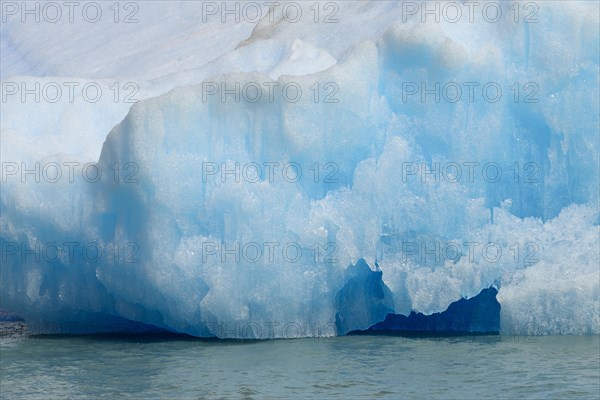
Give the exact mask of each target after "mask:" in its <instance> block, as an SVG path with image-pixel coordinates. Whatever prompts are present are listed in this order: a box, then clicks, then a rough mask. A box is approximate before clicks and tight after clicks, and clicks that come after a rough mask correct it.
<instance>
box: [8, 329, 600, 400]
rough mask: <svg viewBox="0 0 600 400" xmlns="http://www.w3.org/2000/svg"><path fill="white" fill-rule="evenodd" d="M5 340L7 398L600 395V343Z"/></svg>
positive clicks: (579, 339)
mask: <svg viewBox="0 0 600 400" xmlns="http://www.w3.org/2000/svg"><path fill="white" fill-rule="evenodd" d="M0 343H1V344H0V358H1V368H2V374H1V379H0V382H1V383H0V385H1V398H2V399H17V398H24V399H116V398H135V399H159V398H160V399H164V398H169V399H175V398H185V399H205V398H206V399H212V398H227V399H230V398H231V399H236V398H237V399H303V400H304V399H326V398H338V399H348V398H369V399H499V398H500V399H517V398H519V399H544V398H545V399H568V398H572V399H598V398H600V375H599V374H600V373H599V371H600V336H546V337H522V336H520V337H519V336H476V337H458V338H405V337H393V336H346V337H335V338H318V339H298V340H269V341H221V340H195V339H184V338H165V337H144V338H141V337H137V338H132V337H128V338H127V337H125V338H123V337H122V338H118V337H86V336H78V337H68V336H67V337H65V336H62V337H58V336H37V337H21V338H18V337H17V338H15V337H12V338H6V337H4V338H2V339H1V340H0Z"/></svg>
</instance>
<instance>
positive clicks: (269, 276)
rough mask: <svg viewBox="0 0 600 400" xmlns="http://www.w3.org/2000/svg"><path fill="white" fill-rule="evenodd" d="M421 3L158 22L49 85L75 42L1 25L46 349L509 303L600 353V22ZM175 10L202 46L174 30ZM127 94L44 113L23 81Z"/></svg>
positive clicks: (28, 298) (27, 311)
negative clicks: (486, 15) (453, 17)
mask: <svg viewBox="0 0 600 400" xmlns="http://www.w3.org/2000/svg"><path fill="white" fill-rule="evenodd" d="M413 3H414V2H393V1H389V2H388V1H385V2H353V1H351V2H343V3H339V10H338V11H337V13H336V17H335V18H336V20H337V22H336V23H332V24H323V23H316V22H315V20H314V18H313V17H312V16H313V14H310V13H311V12H312V11H311V9H309V7H310V5H311V4H312V3H311V4H308V3H306V4H304V3H303V5H302V7H303V10H304V12H305V14H304V15H309V16H311V17H310V18H303V19H301V20H300V21H298V22H297V23H286V21H285V20H284V19H281V18H280V19H276V20H274V21H271V20H270V18H269V16H264V17H263V18H262V19H260V21H259V22H255V23H253V24H248V23H243V24H234V25H235V27H236V28H235V29H227V26H228V25H227V24H222V23H221V21H220V19H211V21H212V22H210V23H208V25H201V27H202V28H201V29H200V30H199V31H195V30H194V29H195V28H194V23H195V22H196V23H197V22H198V21H201V20H202V18H205V17H206V15H203V14H202V13H201V9H197V8H194V7H193V5H190V3H188V4H187V5H185V6H184V7H183V8H182V9H181V10H180V11H177V9H176V7H173V8H170V7H168V12H167V11H165V10H163V9H162V8H161V7H167V6H166V5H165V4H164V3H163V4H161V3H159V4H154V5H149V6H148V8H147V11H146V12H147V13H148V18H147V19H146V20H144V21H145V22H142V23H140V24H139V25H138V26H136V29H138V32H139V33H138V35H139V36H135V38H134V39H132V42H130V43H125V44H123V43H121V40H120V37H119V35H120V34H122V33H123V32H122V31H121V30H117V31H115V32H109V33H108V34H107V35H108V36H107V39H106V40H107V41H108V43H112V44H114V48H115V49H116V50H114V51H113V52H111V54H106V52H107V50H106V49H107V48H110V46H108V47H96V46H95V45H94V42H92V43H84V44H81V45H80V46H83V47H86V46H88V47H92V48H91V49H90V52H91V53H90V54H91V55H90V56H89V57H86V58H85V59H84V60H83V61H82V63H81V65H77V64H76V63H74V62H68V63H65V64H56V63H54V64H53V63H51V62H48V64H44V60H46V59H48V60H50V59H52V51H54V52H58V53H60V51H62V50H64V49H65V48H67V47H66V46H68V45H71V46H76V45H77V44H76V43H78V42H73V41H75V40H77V37H73V38H71V37H69V35H68V31H69V30H72V31H71V32H74V31H75V30H76V29H77V26H78V25H77V24H73V25H72V26H69V27H68V29H66V32H63V33H62V34H61V37H64V40H65V42H66V43H65V44H64V46H65V48H62V47H60V46H62V44H60V43H58V42H57V43H56V44H55V45H54V46H55V47H54V48H52V49H41V48H38V47H33V46H36V45H35V44H34V42H33V41H32V37H34V36H32V35H34V33H30V32H28V31H26V30H25V29H24V28H23V27H22V26H20V25H18V24H10V22H9V23H7V24H5V25H3V36H2V52H3V65H2V75H3V104H2V117H3V118H2V130H1V139H2V148H1V156H2V183H1V184H2V190H1V193H0V207H1V209H0V210H1V213H0V227H1V231H0V247H1V258H2V259H1V264H0V265H1V266H0V306H1V307H2V308H5V309H8V310H10V311H11V312H14V313H17V314H19V315H20V316H22V317H23V318H25V320H26V321H27V322H28V324H29V326H30V328H31V329H32V330H33V331H34V332H36V333H57V332H58V333H91V332H115V331H123V330H125V331H133V332H145V331H153V330H164V331H169V332H175V333H181V334H187V335H193V336H199V337H213V336H216V337H221V338H248V339H257V338H258V339H267V338H291V337H303V336H332V335H336V334H345V333H347V332H348V331H352V330H365V329H368V328H369V327H372V326H374V325H375V324H377V323H380V322H382V321H384V320H385V318H386V315H388V314H389V313H395V314H404V315H409V314H410V313H411V312H412V311H414V312H415V313H422V314H424V315H431V314H434V313H440V312H443V311H444V310H446V309H447V308H448V307H449V306H450V304H452V303H454V302H455V301H458V300H459V299H463V298H464V299H470V298H474V297H475V296H477V295H478V294H479V293H480V292H481V291H482V290H484V289H487V288H489V287H495V288H498V293H497V300H498V302H499V303H500V305H501V309H500V311H499V313H500V321H499V327H498V328H499V331H500V333H503V334H513V333H524V334H588V333H599V332H600V270H599V265H600V254H599V253H598V248H599V246H600V212H599V209H598V204H599V193H600V183H599V182H600V171H599V163H600V158H599V157H600V152H599V151H598V149H599V148H600V137H599V135H598V124H599V119H598V118H599V116H598V109H599V98H600V96H599V94H600V90H599V54H600V51H599V43H600V40H599V39H600V34H599V26H600V24H599V21H598V15H599V13H598V3H596V2H594V3H590V2H568V3H567V2H544V3H539V9H538V10H537V11H536V16H535V19H536V22H535V23H534V22H531V23H525V22H524V21H523V20H522V18H521V19H519V21H518V22H515V18H516V17H515V15H514V14H512V12H513V10H512V9H509V7H510V4H508V3H494V4H497V6H498V7H500V8H499V9H500V10H501V11H502V13H503V14H502V15H504V17H503V18H501V19H499V20H498V21H495V22H489V21H486V20H485V19H482V17H481V16H480V14H475V16H476V17H477V16H479V17H477V18H476V19H478V21H477V22H474V23H471V22H469V20H468V19H467V20H463V21H460V23H452V22H448V21H445V20H443V19H441V20H440V21H436V20H435V19H434V18H433V17H430V18H427V16H425V19H423V18H422V17H423V15H422V13H417V12H415V13H413V12H414V11H415V10H414V9H412V8H407V5H409V4H413ZM287 4H288V3H287V2H282V4H280V5H278V6H276V8H275V9H274V10H275V11H274V12H275V15H279V14H280V11H281V8H282V7H285V6H286V5H287ZM296 4H297V3H296ZM319 4H321V5H323V4H322V3H319ZM415 4H416V3H415ZM427 4H430V3H427ZM431 4H432V7H434V5H433V4H434V2H431ZM437 4H438V5H439V3H437ZM456 4H457V5H459V4H462V3H456ZM515 4H517V3H515ZM409 11H410V12H409ZM529 11H531V10H529ZM477 12H480V10H478V11H477ZM163 13H166V14H165V15H167V16H172V17H174V18H175V17H176V18H177V19H178V20H181V21H184V22H185V23H184V27H182V28H181V29H182V30H183V31H182V32H185V33H186V35H187V36H186V35H184V36H183V37H182V36H181V35H182V34H180V33H178V31H177V29H175V28H173V27H170V28H169V26H168V24H159V26H160V28H157V30H155V31H153V30H152V29H151V27H152V26H153V25H152V24H153V23H154V22H153V21H156V20H157V19H158V18H160V16H161V15H163ZM178 13H179V14H178ZM140 21H142V19H141V18H140ZM369 21H371V22H369ZM372 21H376V23H375V22H372ZM320 22H321V21H320ZM182 23H183V22H182ZM65 26H66V25H65ZM211 27H212V28H211ZM36 29H37V30H38V34H49V33H51V32H52V30H53V29H55V28H53V27H52V26H49V25H47V24H46V25H43V24H42V25H40V26H39V27H36ZM94 29H96V27H94ZM98 29H100V27H98ZM119 29H125V28H119ZM211 29H213V30H212V31H211ZM215 29H218V32H219V33H220V34H221V35H222V36H223V37H224V39H223V42H222V46H218V45H215V43H214V41H212V42H207V44H205V43H204V41H203V40H202V39H203V38H204V39H206V40H207V38H208V37H210V35H211V34H212V33H214V30H215ZM5 32H6V33H5ZM149 34H151V35H152V37H151V38H150V40H157V41H158V42H159V43H161V44H163V43H165V45H164V46H162V47H160V49H162V50H160V51H158V52H157V53H156V54H155V55H154V53H153V52H151V51H150V50H147V49H145V48H143V47H142V46H141V43H144V41H143V40H144V35H149ZM166 44H169V46H167V45H166ZM136 46H137V47H136ZM170 46H175V47H170ZM177 46H179V47H177ZM103 49H104V50H103ZM198 49H201V50H202V51H198ZM5 50H7V51H8V53H9V56H8V58H7V59H6V60H7V61H6V62H4V53H5ZM38 51H39V53H38ZM191 52H194V53H200V54H201V55H202V56H198V57H197V58H194V57H192V56H188V55H189V54H191ZM31 54H34V55H31ZM28 57H29V58H28ZM102 57H104V58H105V62H104V63H103V65H104V67H103V68H100V67H98V66H97V65H96V64H95V63H96V62H97V60H98V59H102ZM170 57H180V58H175V59H176V60H179V61H177V62H175V61H173V59H171V58H170ZM140 64H143V65H149V68H147V69H144V72H143V73H142V72H137V71H138V69H139V67H140ZM44 71H47V72H44ZM53 74H54V75H55V77H53ZM136 74H137V75H136ZM72 76H77V78H71V77H72ZM116 77H121V78H120V79H123V78H122V77H125V78H124V79H126V80H129V79H131V80H133V81H137V82H140V86H141V90H140V91H139V93H138V95H137V98H136V99H137V100H139V101H136V102H135V103H133V104H127V103H122V102H118V103H116V102H114V101H111V100H106V99H103V100H102V101H100V102H98V104H95V103H94V104H95V105H94V104H90V103H85V102H83V103H82V102H77V101H75V102H74V103H71V102H69V100H68V99H66V98H62V99H61V101H58V102H56V103H52V104H47V103H44V102H42V103H41V104H37V103H35V102H33V103H23V102H22V101H21V98H20V96H19V95H14V94H12V93H13V92H14V91H15V90H18V88H19V86H16V87H15V86H14V85H9V84H8V83H10V82H9V81H15V82H17V81H19V82H25V84H28V85H30V86H28V87H32V85H34V84H35V82H42V83H44V84H47V83H49V82H61V83H64V82H80V83H81V85H82V86H84V85H85V84H86V83H85V82H87V81H89V80H90V79H95V80H96V81H98V82H100V84H101V86H102V87H103V88H105V90H108V89H106V88H108V87H110V85H111V82H112V81H111V79H112V78H116ZM43 86H44V85H42V87H43ZM109 93H110V92H109ZM82 129H84V130H85V131H86V132H88V134H87V135H83V136H82V135H81V131H82Z"/></svg>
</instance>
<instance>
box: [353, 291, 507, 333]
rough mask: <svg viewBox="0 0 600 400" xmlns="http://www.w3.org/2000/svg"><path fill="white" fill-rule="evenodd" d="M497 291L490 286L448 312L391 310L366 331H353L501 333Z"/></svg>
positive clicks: (456, 302)
mask: <svg viewBox="0 0 600 400" xmlns="http://www.w3.org/2000/svg"><path fill="white" fill-rule="evenodd" d="M497 294H498V291H497V290H496V289H495V288H493V287H490V288H488V289H483V290H482V291H481V292H480V293H479V294H478V295H477V296H475V297H472V298H470V299H460V300H458V301H455V302H454V303H452V304H450V306H449V307H448V309H447V310H446V311H443V312H440V313H434V314H431V315H424V314H421V313H417V312H414V311H413V312H411V313H410V315H409V316H405V315H401V314H393V313H390V314H388V315H387V316H386V318H385V320H383V321H382V322H379V323H376V324H375V325H373V326H371V327H370V328H369V329H367V330H363V331H352V332H350V333H351V334H440V333H441V334H473V333H477V334H498V333H499V332H500V303H498V300H496V295H497Z"/></svg>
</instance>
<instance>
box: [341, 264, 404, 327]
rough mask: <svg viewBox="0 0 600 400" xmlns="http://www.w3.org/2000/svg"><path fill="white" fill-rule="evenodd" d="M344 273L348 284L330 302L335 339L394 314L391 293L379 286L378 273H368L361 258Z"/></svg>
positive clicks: (384, 286)
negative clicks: (331, 302) (332, 311)
mask: <svg viewBox="0 0 600 400" xmlns="http://www.w3.org/2000/svg"><path fill="white" fill-rule="evenodd" d="M346 273H347V279H348V281H347V282H346V284H345V285H344V287H342V289H341V290H340V291H339V292H338V293H337V294H336V296H335V299H334V303H335V307H336V310H337V313H336V315H335V328H336V332H337V334H338V335H345V334H346V333H348V332H349V331H351V330H356V329H365V328H366V327H369V326H371V325H373V324H374V323H375V322H377V321H381V320H383V319H384V318H385V316H386V315H388V314H389V313H393V312H394V301H393V297H392V292H391V291H390V289H389V288H388V287H387V286H386V285H385V283H383V280H382V279H381V276H382V273H381V271H372V270H371V268H369V266H368V265H367V263H366V262H365V260H364V259H362V258H361V259H360V260H358V261H357V262H356V264H355V265H351V266H350V267H348V269H347V271H346Z"/></svg>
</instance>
